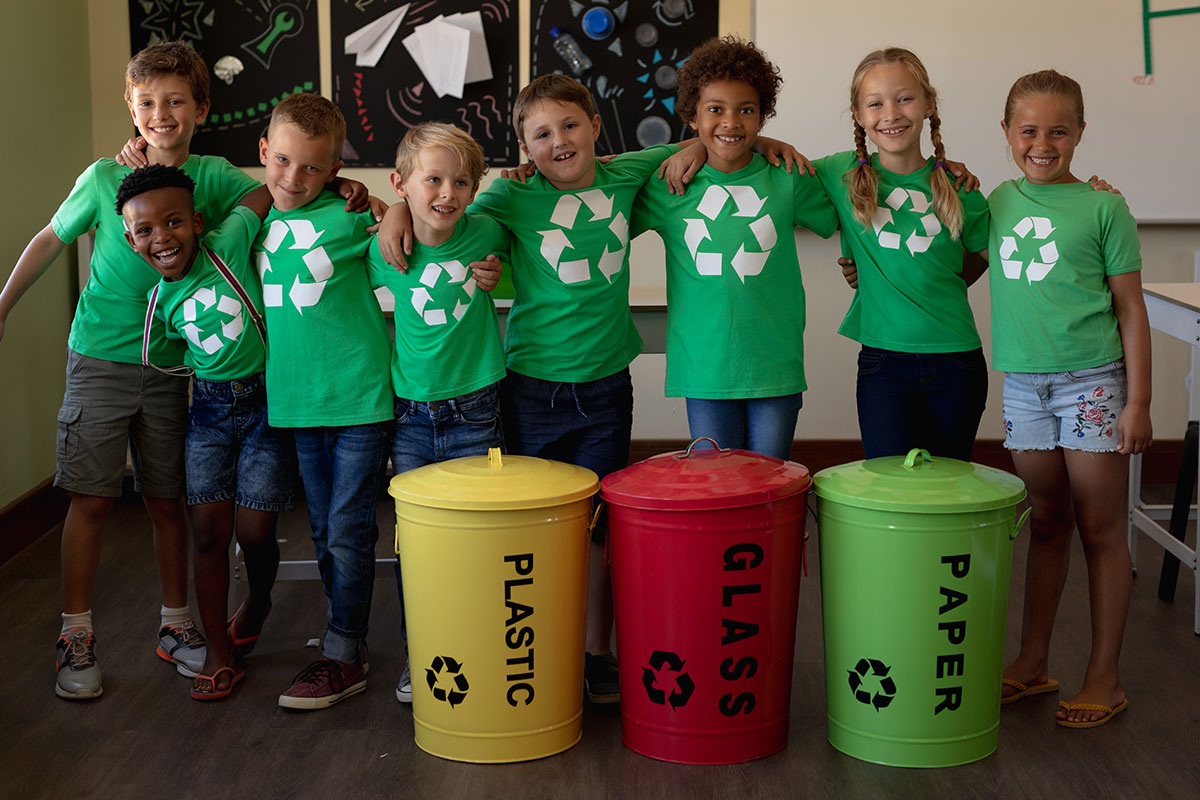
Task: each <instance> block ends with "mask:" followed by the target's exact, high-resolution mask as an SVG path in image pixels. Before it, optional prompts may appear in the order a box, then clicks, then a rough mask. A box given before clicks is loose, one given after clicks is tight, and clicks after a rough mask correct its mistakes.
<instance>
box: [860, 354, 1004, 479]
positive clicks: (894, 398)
mask: <svg viewBox="0 0 1200 800" xmlns="http://www.w3.org/2000/svg"><path fill="white" fill-rule="evenodd" d="M987 380H988V376H987V363H986V362H985V361H984V358H983V350H982V348H980V349H978V350H968V351H967V352H964V353H898V352H896V351H894V350H881V349H879V348H877V347H867V346H866V345H864V346H863V348H862V350H861V351H860V352H859V354H858V428H859V431H860V432H861V434H862V442H863V450H864V451H865V452H866V455H867V458H879V457H880V456H896V455H904V454H905V453H907V452H908V451H909V450H911V449H912V448H914V447H921V448H924V449H925V450H928V451H929V452H930V454H931V455H933V456H934V457H935V458H936V457H938V456H943V457H945V458H957V459H960V460H962V461H969V460H970V459H971V450H972V448H973V447H974V446H975V434H976V433H977V432H978V430H979V420H980V417H982V416H983V408H984V405H985V404H986V403H987Z"/></svg>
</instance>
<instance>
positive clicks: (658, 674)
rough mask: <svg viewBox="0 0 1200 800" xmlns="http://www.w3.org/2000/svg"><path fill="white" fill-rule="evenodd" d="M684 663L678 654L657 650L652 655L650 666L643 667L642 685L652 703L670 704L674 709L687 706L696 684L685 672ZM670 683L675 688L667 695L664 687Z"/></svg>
mask: <svg viewBox="0 0 1200 800" xmlns="http://www.w3.org/2000/svg"><path fill="white" fill-rule="evenodd" d="M684 663H686V662H684V660H683V659H681V658H680V657H679V654H678V653H672V652H670V651H667V650H655V651H654V652H653V653H651V654H650V666H648V667H642V685H643V686H645V687H646V697H647V698H649V700H650V702H651V703H655V704H657V705H660V706H663V705H667V704H668V703H669V704H670V706H671V708H672V709H680V708H683V707H684V706H686V705H687V702H688V700H689V699H691V697H692V692H694V691H696V684H695V683H693V682H692V676H691V675H688V674H687V673H686V672H684V671H683V665H684ZM672 675H673V676H674V677H673V679H672V677H671V676H672ZM670 683H674V684H675V687H674V688H673V689H672V690H671V693H670V694H667V692H666V689H665V688H664V687H666V686H667V685H669V684H670Z"/></svg>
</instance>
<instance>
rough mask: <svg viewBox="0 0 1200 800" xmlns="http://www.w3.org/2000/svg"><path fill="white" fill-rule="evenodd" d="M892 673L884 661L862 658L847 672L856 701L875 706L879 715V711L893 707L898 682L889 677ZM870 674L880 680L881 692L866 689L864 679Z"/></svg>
mask: <svg viewBox="0 0 1200 800" xmlns="http://www.w3.org/2000/svg"><path fill="white" fill-rule="evenodd" d="M891 671H892V668H891V667H889V666H888V665H887V664H884V663H883V662H882V661H878V660H876V659H874V658H860V659H859V660H858V663H857V664H855V665H854V669H848V670H846V672H847V673H849V675H850V691H852V692H854V699H855V700H857V701H858V702H860V703H862V704H863V705H867V706H875V711H876V712H877V713H878V711H879V709H881V708H887V707H888V706H889V705H891V704H892V698H894V697H895V696H896V682H895V681H894V680H892V679H891V678H890V677H889V676H888V673H889V672H891ZM868 672H869V673H870V674H871V675H872V676H873V677H875V678H878V679H879V681H878V685H879V690H878V691H876V692H874V693H871V692H869V691H867V689H866V688H864V687H865V686H866V683H865V682H864V681H863V678H865V677H867V673H868Z"/></svg>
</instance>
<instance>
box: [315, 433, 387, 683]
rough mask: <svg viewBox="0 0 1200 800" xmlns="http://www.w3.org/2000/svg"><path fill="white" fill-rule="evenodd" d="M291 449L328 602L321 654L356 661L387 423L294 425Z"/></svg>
mask: <svg viewBox="0 0 1200 800" xmlns="http://www.w3.org/2000/svg"><path fill="white" fill-rule="evenodd" d="M294 432H295V435H296V454H297V456H298V457H299V461H300V475H301V477H302V478H303V479H304V495H305V497H306V498H307V500H308V519H309V522H310V523H311V524H312V539H313V546H314V547H315V548H316V552H317V569H318V570H319V571H320V573H321V582H322V583H323V584H324V586H325V597H326V599H327V600H328V601H329V625H328V627H327V629H326V632H325V640H324V643H323V644H322V647H321V652H322V655H324V656H325V657H326V658H333V659H336V660H338V661H341V662H343V663H354V662H356V661H359V660H361V659H362V658H363V657H364V655H365V649H364V646H365V642H366V637H367V620H368V618H369V617H370V614H371V590H372V588H373V586H374V582H375V543H376V542H377V541H378V539H379V529H378V528H376V527H375V503H376V502H377V501H378V499H379V490H380V487H381V486H382V484H383V472H384V467H385V465H386V463H387V452H388V445H389V444H390V442H391V433H392V423H391V422H376V423H372V424H369V425H345V426H341V427H330V428H295V429H294Z"/></svg>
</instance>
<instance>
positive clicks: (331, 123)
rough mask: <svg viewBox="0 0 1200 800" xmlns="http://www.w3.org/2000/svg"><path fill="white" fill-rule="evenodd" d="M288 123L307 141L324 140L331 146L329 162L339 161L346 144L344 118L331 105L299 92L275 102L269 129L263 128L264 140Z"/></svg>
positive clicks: (335, 107) (323, 99)
mask: <svg viewBox="0 0 1200 800" xmlns="http://www.w3.org/2000/svg"><path fill="white" fill-rule="evenodd" d="M284 123H288V124H290V125H295V126H296V127H297V128H299V129H300V130H302V131H303V132H304V134H305V135H306V136H308V137H309V138H310V139H312V138H315V137H317V136H326V137H328V138H329V139H330V141H331V142H332V143H333V145H334V148H333V158H334V160H335V161H337V160H340V159H341V157H342V145H343V144H345V142H346V118H345V117H343V116H342V112H341V111H339V110H338V107H337V106H335V105H334V104H333V102H332V101H330V100H328V99H326V98H324V97H322V96H321V95H319V94H309V93H307V92H301V93H299V94H292V95H288V96H287V97H285V98H283V99H282V100H280V101H279V104H278V105H277V106H275V110H274V111H272V112H271V125H270V127H268V128H267V140H268V141H269V140H270V138H271V132H272V131H274V130H275V126H277V125H282V124H284Z"/></svg>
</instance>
